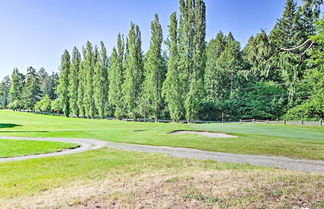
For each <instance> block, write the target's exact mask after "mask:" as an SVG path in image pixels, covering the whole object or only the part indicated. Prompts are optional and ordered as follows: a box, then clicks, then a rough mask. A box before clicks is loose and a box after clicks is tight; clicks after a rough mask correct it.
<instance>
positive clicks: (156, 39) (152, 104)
mask: <svg viewBox="0 0 324 209" xmlns="http://www.w3.org/2000/svg"><path fill="white" fill-rule="evenodd" d="M151 31H152V32H151V35H152V37H151V45H150V48H149V51H148V53H147V55H146V59H145V64H144V70H145V81H144V87H143V103H142V105H141V106H142V107H146V106H147V107H148V113H149V115H151V116H153V117H154V119H155V121H158V118H159V116H160V114H161V109H162V106H161V105H162V104H163V103H162V102H163V101H162V84H163V81H164V79H165V76H164V75H165V72H164V71H165V70H164V69H165V67H164V61H163V57H162V41H163V35H162V26H161V24H160V21H159V16H158V15H157V14H155V20H154V21H153V22H152V23H151ZM143 116H144V118H145V114H144V115H143Z"/></svg>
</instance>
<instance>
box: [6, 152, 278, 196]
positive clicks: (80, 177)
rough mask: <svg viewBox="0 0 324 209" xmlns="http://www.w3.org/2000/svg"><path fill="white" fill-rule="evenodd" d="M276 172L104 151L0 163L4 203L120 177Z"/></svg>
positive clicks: (234, 165)
mask: <svg viewBox="0 0 324 209" xmlns="http://www.w3.org/2000/svg"><path fill="white" fill-rule="evenodd" d="M186 169H193V170H197V169H200V170H202V171H203V170H228V169H230V170H232V169H233V170H240V171H249V170H265V171H267V170H273V169H268V168H259V167H254V166H250V165H240V164H230V163H221V162H215V161H198V160H184V159H176V158H170V157H166V156H163V155H161V154H152V153H142V152H127V151H119V150H115V149H108V148H106V149H100V150H95V151H88V152H83V153H78V154H73V155H64V156H56V157H48V158H39V159H33V160H25V161H18V162H10V163H0V188H1V189H0V202H1V199H2V198H12V197H15V196H20V195H34V194H35V193H38V192H41V191H46V190H48V189H51V188H53V187H54V186H55V187H59V186H64V185H67V184H69V183H70V182H75V181H82V182H84V183H89V182H91V181H97V180H101V179H105V178H113V177H116V176H117V177H118V176H119V175H129V176H134V175H138V174H145V173H149V172H152V171H160V172H165V173H168V171H174V172H175V173H176V171H177V170H186Z"/></svg>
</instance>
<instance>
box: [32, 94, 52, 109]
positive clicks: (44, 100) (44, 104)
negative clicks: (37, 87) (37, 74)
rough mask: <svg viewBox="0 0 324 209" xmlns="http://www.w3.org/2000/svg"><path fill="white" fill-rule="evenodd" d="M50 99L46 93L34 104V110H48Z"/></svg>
mask: <svg viewBox="0 0 324 209" xmlns="http://www.w3.org/2000/svg"><path fill="white" fill-rule="evenodd" d="M51 104H52V100H51V98H50V97H49V96H48V95H45V96H44V97H43V98H42V99H41V100H40V101H39V102H37V103H36V104H35V110H39V111H41V112H49V111H51V108H52V107H51Z"/></svg>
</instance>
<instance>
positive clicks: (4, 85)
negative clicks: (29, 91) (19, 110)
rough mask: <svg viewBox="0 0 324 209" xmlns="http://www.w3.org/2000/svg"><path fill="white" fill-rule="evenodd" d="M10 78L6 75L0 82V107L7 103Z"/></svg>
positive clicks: (5, 105)
mask: <svg viewBox="0 0 324 209" xmlns="http://www.w3.org/2000/svg"><path fill="white" fill-rule="evenodd" d="M9 90H10V78H9V76H6V77H4V78H3V80H2V82H1V83H0V108H5V107H7V106H8V103H9Z"/></svg>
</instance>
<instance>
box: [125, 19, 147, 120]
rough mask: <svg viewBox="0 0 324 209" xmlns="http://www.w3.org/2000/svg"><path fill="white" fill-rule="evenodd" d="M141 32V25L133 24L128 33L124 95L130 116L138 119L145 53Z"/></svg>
mask: <svg viewBox="0 0 324 209" xmlns="http://www.w3.org/2000/svg"><path fill="white" fill-rule="evenodd" d="M141 45H142V41H141V32H140V30H139V27H138V26H137V25H135V24H133V23H132V24H131V29H130V30H129V34H128V49H129V52H128V53H126V58H125V62H126V66H125V82H124V84H123V95H124V102H125V107H126V111H127V113H128V117H130V118H132V119H133V120H134V121H136V119H137V117H138V113H139V101H140V98H141V93H142V82H143V55H142V49H141Z"/></svg>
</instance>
